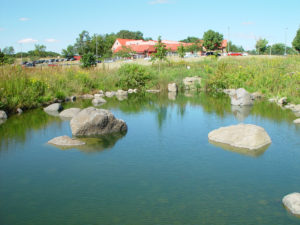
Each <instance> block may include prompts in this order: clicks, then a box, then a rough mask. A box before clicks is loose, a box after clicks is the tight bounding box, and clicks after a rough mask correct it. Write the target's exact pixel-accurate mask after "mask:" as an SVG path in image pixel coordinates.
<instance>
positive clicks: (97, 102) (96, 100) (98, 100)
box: [92, 97, 106, 106]
mask: <svg viewBox="0 0 300 225" xmlns="http://www.w3.org/2000/svg"><path fill="white" fill-rule="evenodd" d="M104 103H106V100H105V99H104V98H101V97H97V98H94V99H93V101H92V104H93V105H94V106H100V105H103V104H104Z"/></svg>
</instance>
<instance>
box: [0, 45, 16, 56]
mask: <svg viewBox="0 0 300 225" xmlns="http://www.w3.org/2000/svg"><path fill="white" fill-rule="evenodd" d="M2 52H3V53H4V54H6V55H11V56H12V55H14V54H15V49H14V47H12V46H9V47H5V48H4V49H3V50H2Z"/></svg>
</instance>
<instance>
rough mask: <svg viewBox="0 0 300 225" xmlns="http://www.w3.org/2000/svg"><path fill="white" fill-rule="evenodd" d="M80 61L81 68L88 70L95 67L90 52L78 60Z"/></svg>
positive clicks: (93, 57) (94, 58) (94, 59)
mask: <svg viewBox="0 0 300 225" xmlns="http://www.w3.org/2000/svg"><path fill="white" fill-rule="evenodd" d="M80 61H81V62H82V67H83V68H89V67H91V66H96V57H95V56H94V54H93V53H91V52H89V53H87V54H84V55H83V56H82V58H81V59H80Z"/></svg>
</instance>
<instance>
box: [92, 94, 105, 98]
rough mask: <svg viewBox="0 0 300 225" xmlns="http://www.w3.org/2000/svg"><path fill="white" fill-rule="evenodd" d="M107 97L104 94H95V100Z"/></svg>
mask: <svg viewBox="0 0 300 225" xmlns="http://www.w3.org/2000/svg"><path fill="white" fill-rule="evenodd" d="M102 97H105V95H104V94H94V98H102Z"/></svg>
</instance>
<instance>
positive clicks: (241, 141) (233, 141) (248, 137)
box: [208, 124, 271, 150]
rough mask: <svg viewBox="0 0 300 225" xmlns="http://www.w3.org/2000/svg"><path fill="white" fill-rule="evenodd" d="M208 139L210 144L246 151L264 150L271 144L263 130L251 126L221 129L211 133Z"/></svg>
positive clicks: (242, 125) (233, 126) (241, 125)
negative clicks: (224, 145) (214, 143)
mask: <svg viewBox="0 0 300 225" xmlns="http://www.w3.org/2000/svg"><path fill="white" fill-rule="evenodd" d="M208 139H209V140H210V141H212V142H216V143H222V144H226V145H229V146H232V147H235V148H242V149H248V150H257V149H260V148H264V147H265V146H267V145H269V144H270V143H271V138H270V137H269V135H268V134H267V132H266V131H265V130H264V128H262V127H259V126H256V125H252V124H239V125H232V126H228V127H221V128H219V129H216V130H213V131H211V132H210V133H209V134H208Z"/></svg>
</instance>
